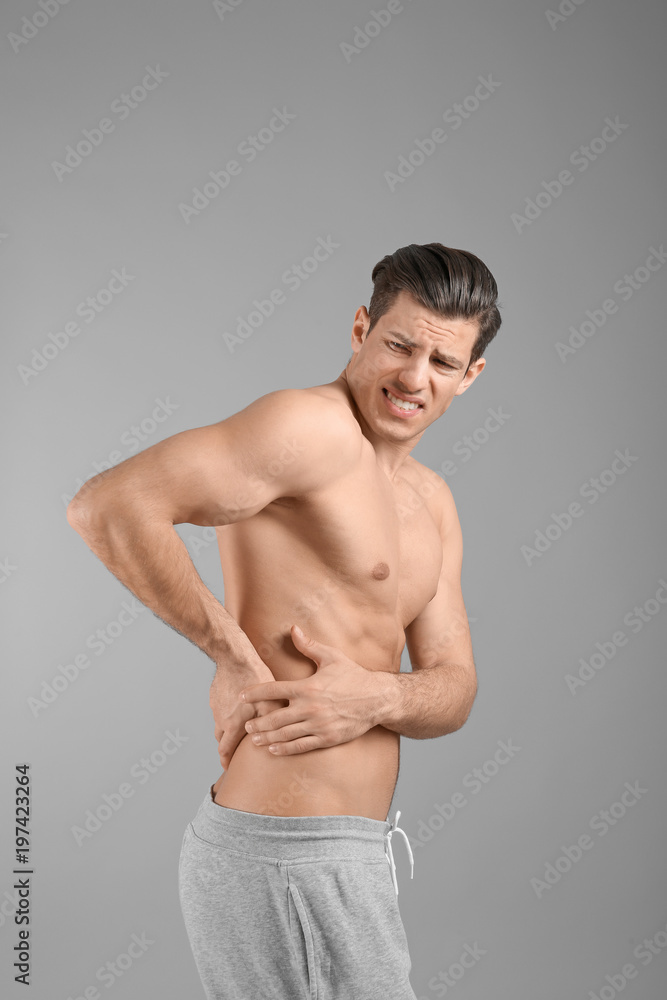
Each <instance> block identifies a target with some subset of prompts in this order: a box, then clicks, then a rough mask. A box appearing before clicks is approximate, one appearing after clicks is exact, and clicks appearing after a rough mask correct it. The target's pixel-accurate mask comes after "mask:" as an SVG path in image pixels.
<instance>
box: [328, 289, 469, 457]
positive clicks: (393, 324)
mask: <svg viewBox="0 0 667 1000" xmlns="http://www.w3.org/2000/svg"><path fill="white" fill-rule="evenodd" d="M369 326H370V319H369V316H368V312H367V310H366V307H365V306H361V307H360V308H359V309H358V310H357V312H356V315H355V318H354V325H353V327H352V349H353V351H354V356H353V357H352V359H351V360H350V362H349V364H348V366H347V381H348V385H349V386H350V389H351V391H352V395H353V396H354V400H355V402H356V404H357V406H358V408H359V410H360V412H361V415H362V416H363V418H364V420H365V421H366V423H367V425H368V426H369V428H370V429H371V430H372V431H374V432H375V433H376V434H378V435H379V436H380V437H381V438H383V439H385V440H387V441H395V442H397V443H398V442H403V441H405V442H409V441H410V439H411V438H413V437H417V438H418V437H421V435H422V434H423V432H424V430H425V429H426V428H427V427H428V426H429V424H432V423H433V421H434V420H437V419H438V417H440V416H442V414H443V413H444V412H445V410H446V409H447V407H448V406H449V404H450V403H451V401H452V399H453V398H454V396H460V395H461V393H463V392H465V390H466V389H467V388H468V386H469V385H471V384H472V382H474V380H475V379H476V378H477V376H478V375H479V373H480V372H481V371H482V369H483V368H484V365H485V363H486V362H485V360H484V358H479V360H477V361H476V362H475V363H474V364H473V365H471V366H470V368H469V369H468V362H469V360H470V354H471V351H472V348H473V345H474V343H475V340H476V339H477V333H478V323H477V322H476V321H474V320H473V321H470V320H465V319H450V320H447V319H443V318H442V317H441V316H439V315H438V314H437V313H433V312H430V311H429V310H428V309H425V308H424V307H423V306H422V305H420V304H419V303H418V302H417V301H416V300H415V299H413V297H412V296H411V295H410V294H409V293H408V292H405V291H402V292H401V293H400V294H399V295H398V296H397V297H396V301H395V302H394V305H393V306H392V307H391V309H389V310H388V311H387V312H386V313H385V314H384V316H382V318H381V319H380V320H379V321H378V323H377V325H376V326H375V327H374V328H373V330H372V331H371V333H370V334H368V328H369ZM466 369H468V371H467V372H466ZM392 397H393V398H392ZM415 404H416V405H415Z"/></svg>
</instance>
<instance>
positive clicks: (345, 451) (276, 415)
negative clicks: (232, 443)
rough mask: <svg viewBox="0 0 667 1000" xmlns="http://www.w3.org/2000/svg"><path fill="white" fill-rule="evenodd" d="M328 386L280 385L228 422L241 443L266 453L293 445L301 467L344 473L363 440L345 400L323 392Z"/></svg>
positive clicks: (359, 453)
mask: <svg viewBox="0 0 667 1000" xmlns="http://www.w3.org/2000/svg"><path fill="white" fill-rule="evenodd" d="M328 388H329V387H328V386H322V387H320V386H315V387H313V388H306V389H276V390H274V391H273V392H269V393H266V394H265V395H264V396H260V397H259V398H258V399H256V400H255V401H254V402H252V403H250V404H249V405H248V406H246V407H245V409H243V410H241V411H239V412H238V413H235V414H233V416H231V417H228V418H227V420H226V421H224V423H225V424H226V425H227V426H228V428H229V430H230V431H231V432H233V434H234V438H235V440H236V442H237V443H238V444H239V445H240V446H241V447H245V446H247V447H248V448H250V449H251V450H255V449H256V448H257V447H258V446H259V447H261V449H262V451H263V452H264V453H265V454H266V453H270V452H273V453H274V454H278V452H281V453H282V450H284V449H289V451H290V453H291V455H293V456H294V458H295V459H296V460H297V461H296V462H295V463H294V464H295V465H297V466H299V465H304V466H305V465H307V466H309V467H310V469H311V470H312V471H313V472H315V471H316V470H319V469H320V468H321V467H325V468H328V470H329V471H330V472H331V473H332V474H336V473H337V474H340V473H342V472H344V471H345V469H346V468H349V467H351V466H352V465H353V464H354V463H355V462H357V461H358V460H359V457H360V455H361V449H362V446H363V440H364V439H363V435H362V433H361V428H360V426H359V423H358V421H357V420H356V418H355V416H354V414H353V413H352V411H351V409H350V407H349V405H348V404H347V402H346V401H345V399H344V398H343V397H341V396H339V395H337V394H335V393H328V392H326V391H325V392H323V391H321V390H322V389H324V390H326V389H328ZM316 478H317V479H319V476H316Z"/></svg>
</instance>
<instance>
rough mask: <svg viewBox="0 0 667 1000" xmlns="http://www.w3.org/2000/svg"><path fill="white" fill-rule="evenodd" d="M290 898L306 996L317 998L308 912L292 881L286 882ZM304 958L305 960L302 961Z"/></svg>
mask: <svg viewBox="0 0 667 1000" xmlns="http://www.w3.org/2000/svg"><path fill="white" fill-rule="evenodd" d="M288 891H289V894H290V899H291V901H292V904H293V907H294V915H295V920H294V921H292V919H291V917H292V913H290V923H291V926H292V937H293V939H294V943H295V947H296V951H297V956H298V958H299V959H300V962H301V965H302V967H303V971H304V974H305V976H306V977H307V986H308V996H309V998H310V1000H317V994H318V990H317V970H316V965H315V944H314V942H313V933H312V930H311V927H310V922H309V920H308V914H307V912H306V908H305V906H304V903H303V900H302V898H301V893H300V892H299V890H298V888H297V887H296V885H294V883H293V882H290V883H289V884H288ZM304 958H305V962H304Z"/></svg>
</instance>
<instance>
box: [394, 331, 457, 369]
mask: <svg viewBox="0 0 667 1000" xmlns="http://www.w3.org/2000/svg"><path fill="white" fill-rule="evenodd" d="M387 333H388V334H390V335H391V336H392V337H396V340H400V342H401V343H402V344H405V346H406V347H419V344H416V343H415V342H414V340H410V338H409V337H406V336H405V334H403V333H399V332H398V331H397V330H388V331H387ZM433 356H434V357H435V358H437V359H438V360H439V361H444V362H446V363H447V364H448V365H451V366H452V368H458V369H459V370H460V369H462V368H463V363H462V362H461V361H459V359H458V358H455V357H453V356H452V355H451V354H441V353H440V351H437V350H436V351H434V352H433Z"/></svg>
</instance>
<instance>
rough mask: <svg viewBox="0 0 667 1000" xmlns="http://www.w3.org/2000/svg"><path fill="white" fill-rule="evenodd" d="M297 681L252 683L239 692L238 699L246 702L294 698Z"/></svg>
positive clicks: (253, 702)
mask: <svg viewBox="0 0 667 1000" xmlns="http://www.w3.org/2000/svg"><path fill="white" fill-rule="evenodd" d="M298 683H300V682H299V681H267V682H266V684H252V685H251V686H250V687H247V688H244V689H243V690H242V691H241V692H240V694H239V700H240V701H241V702H245V703H248V704H253V705H254V704H255V703H256V702H258V701H282V700H284V699H287V700H289V699H290V698H294V697H295V695H296V693H297V691H296V689H295V686H294V685H295V684H298Z"/></svg>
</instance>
